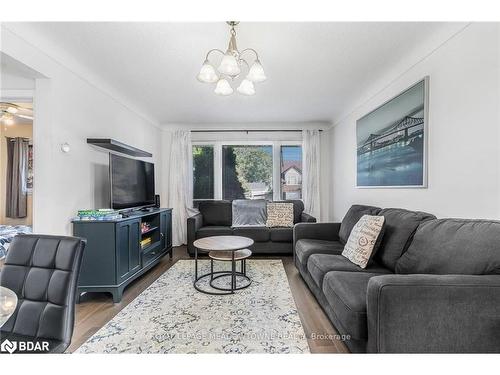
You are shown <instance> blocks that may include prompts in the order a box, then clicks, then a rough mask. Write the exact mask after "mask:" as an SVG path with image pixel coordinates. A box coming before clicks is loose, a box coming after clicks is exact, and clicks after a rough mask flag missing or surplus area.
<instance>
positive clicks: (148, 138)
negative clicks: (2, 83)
mask: <svg viewBox="0 0 500 375" xmlns="http://www.w3.org/2000/svg"><path fill="white" fill-rule="evenodd" d="M1 41H2V43H1V49H2V52H4V53H5V54H7V55H9V56H10V57H12V58H14V59H16V60H18V61H20V62H21V63H23V64H25V65H27V66H28V67H30V68H31V69H34V70H36V71H37V72H39V73H41V74H42V75H44V76H45V77H47V78H46V79H37V80H36V82H35V98H34V113H35V120H34V136H33V139H34V192H33V213H34V230H35V231H36V232H39V233H49V234H70V233H71V231H72V229H71V224H70V220H71V218H72V217H73V216H74V215H75V214H76V211H77V210H78V209H82V208H95V207H106V206H107V205H109V198H108V195H107V194H108V190H107V188H106V185H107V184H106V179H107V170H108V154H107V153H106V152H104V151H100V150H99V149H97V148H94V147H92V146H90V145H88V144H87V143H86V139H87V138H88V137H106V138H115V139H117V140H119V141H122V142H125V143H128V144H130V145H133V146H135V147H138V148H141V149H144V150H147V151H150V152H152V153H153V155H154V157H153V161H154V162H155V163H156V164H157V170H158V172H160V171H161V165H160V160H161V159H160V155H159V153H160V142H161V140H160V130H159V129H158V128H157V127H156V126H155V124H153V123H152V122H150V121H149V120H147V119H145V117H144V116H142V115H140V114H138V113H136V112H134V111H133V110H131V109H129V108H128V107H126V106H125V105H123V104H122V103H121V102H120V101H118V100H116V99H115V98H114V97H113V96H111V95H109V94H108V93H107V92H105V91H104V90H101V89H100V88H99V87H98V86H96V85H95V84H92V83H90V82H88V81H87V80H85V79H83V78H82V77H81V76H79V75H77V74H76V73H74V72H73V71H72V70H71V69H70V68H68V67H66V66H64V65H62V64H61V63H59V62H58V61H57V59H55V58H54V57H53V56H49V55H48V53H49V52H47V51H42V50H40V49H39V48H38V47H35V45H36V44H35V43H33V42H30V41H29V40H26V39H23V38H21V37H19V36H18V35H16V34H14V33H13V32H11V31H10V30H9V29H7V28H6V27H4V26H2V40H1ZM64 142H68V143H69V144H70V146H71V151H70V152H69V153H68V154H65V153H62V152H61V151H60V145H61V144H62V143H64ZM160 180H161V176H158V177H157V181H156V184H157V191H159V190H160V189H159V186H160V185H161V183H160Z"/></svg>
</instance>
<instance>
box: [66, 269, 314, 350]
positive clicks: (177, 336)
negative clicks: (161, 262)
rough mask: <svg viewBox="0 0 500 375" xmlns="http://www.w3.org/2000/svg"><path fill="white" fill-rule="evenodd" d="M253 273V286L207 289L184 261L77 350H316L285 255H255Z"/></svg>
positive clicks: (161, 277)
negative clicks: (215, 292) (221, 292)
mask: <svg viewBox="0 0 500 375" xmlns="http://www.w3.org/2000/svg"><path fill="white" fill-rule="evenodd" d="M220 264H221V262H219V265H220ZM222 266H225V267H227V266H228V264H227V263H225V264H224V263H222ZM199 267H200V272H203V273H205V272H208V270H209V261H208V260H202V261H200V262H199ZM247 274H248V276H249V277H250V278H251V279H252V284H251V285H250V286H249V287H248V288H246V289H243V290H240V291H237V292H236V293H235V294H233V295H226V296H212V295H206V294H203V293H200V292H198V291H196V290H195V289H194V288H193V275H194V261H193V260H180V261H178V262H177V263H176V264H175V265H174V266H172V267H171V268H170V269H168V270H167V271H166V272H165V273H164V274H163V275H162V276H160V277H159V278H158V279H157V280H156V281H155V282H154V283H153V284H151V286H149V287H148V288H147V289H146V290H145V291H144V292H142V293H141V294H140V295H139V296H138V297H137V298H136V299H134V300H133V301H132V302H131V303H130V304H129V305H127V306H126V307H125V308H124V309H123V310H122V311H121V312H119V313H118V314H117V315H116V316H115V317H114V318H113V319H112V320H111V321H109V322H108V323H107V324H106V325H105V326H104V327H102V328H101V329H100V330H99V331H98V332H97V333H96V334H94V335H93V336H92V337H91V338H90V339H89V340H87V342H86V343H84V344H83V345H82V346H81V347H80V348H79V349H78V350H77V351H76V353H309V347H308V344H307V340H306V337H305V334H304V330H303V327H302V324H301V322H300V318H299V314H298V312H297V308H296V306H295V302H294V300H293V296H292V293H291V291H290V287H289V284H288V279H287V277H286V274H285V269H284V267H283V263H282V262H281V260H249V261H248V262H247ZM200 285H201V286H208V285H204V284H203V283H202V284H200Z"/></svg>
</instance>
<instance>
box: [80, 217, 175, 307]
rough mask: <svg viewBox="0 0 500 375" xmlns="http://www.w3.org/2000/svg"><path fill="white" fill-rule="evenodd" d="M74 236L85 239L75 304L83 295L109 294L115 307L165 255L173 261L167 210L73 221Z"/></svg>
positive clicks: (170, 220)
mask: <svg viewBox="0 0 500 375" xmlns="http://www.w3.org/2000/svg"><path fill="white" fill-rule="evenodd" d="M146 224H147V225H146ZM73 234H74V235H75V236H77V237H83V238H86V239H87V246H86V247H85V254H84V255H83V260H82V268H81V271H80V277H79V280H78V298H77V303H78V302H79V296H80V295H81V294H82V293H84V292H109V293H111V294H112V296H113V302H115V303H118V302H120V301H121V299H122V295H123V290H124V289H125V288H126V287H127V286H128V285H129V284H130V283H131V282H133V281H134V280H135V279H137V278H138V277H140V276H141V275H142V274H144V273H145V272H147V271H148V270H150V269H151V268H152V267H154V266H155V265H156V264H158V262H159V261H160V260H161V258H163V257H164V256H165V255H166V254H169V255H170V259H172V209H170V208H156V207H150V208H148V211H147V212H143V211H134V212H129V213H128V216H126V217H125V216H124V217H123V218H122V219H117V220H109V221H100V220H96V221H82V220H74V221H73Z"/></svg>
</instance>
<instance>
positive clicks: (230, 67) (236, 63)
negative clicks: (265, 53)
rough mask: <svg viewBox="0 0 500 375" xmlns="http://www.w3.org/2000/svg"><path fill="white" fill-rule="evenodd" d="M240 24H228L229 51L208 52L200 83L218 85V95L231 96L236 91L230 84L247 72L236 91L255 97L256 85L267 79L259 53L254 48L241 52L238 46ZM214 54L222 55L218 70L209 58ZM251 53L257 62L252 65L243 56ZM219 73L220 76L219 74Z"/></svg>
mask: <svg viewBox="0 0 500 375" xmlns="http://www.w3.org/2000/svg"><path fill="white" fill-rule="evenodd" d="M238 23H239V22H236V21H228V22H227V24H228V25H229V26H231V29H230V33H231V37H230V38H229V45H228V47H227V51H226V52H223V51H222V50H220V49H211V50H210V51H208V53H207V55H206V57H205V61H204V62H203V65H202V66H201V69H200V73H199V74H198V81H200V82H203V83H216V82H217V84H216V86H215V90H214V92H215V93H216V94H217V95H223V96H227V95H231V94H232V93H233V92H234V90H233V88H232V87H231V84H230V83H229V82H234V81H235V80H236V79H237V78H238V77H239V76H240V75H241V73H242V71H243V70H246V72H247V75H246V76H245V78H244V79H243V80H242V81H241V82H240V84H239V86H238V88H237V89H236V91H237V92H238V93H240V94H242V95H247V96H250V95H255V87H254V83H258V82H264V81H265V80H266V79H267V77H266V74H265V73H264V68H263V67H262V64H261V63H260V60H259V55H258V54H257V51H255V50H254V49H253V48H246V49H244V50H242V51H241V52H240V51H239V50H238V47H237V45H236V30H235V26H236V25H238ZM212 52H219V53H221V54H222V60H221V62H220V64H219V66H218V68H217V70H216V69H215V67H214V65H213V64H212V63H211V62H210V60H209V56H210V54H211V53H212ZM248 52H251V53H253V54H254V55H255V60H254V62H253V63H252V65H250V64H249V63H248V62H247V61H246V60H245V59H244V58H243V57H242V56H243V55H244V54H248ZM217 73H219V74H217Z"/></svg>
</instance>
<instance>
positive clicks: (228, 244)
mask: <svg viewBox="0 0 500 375" xmlns="http://www.w3.org/2000/svg"><path fill="white" fill-rule="evenodd" d="M193 245H194V246H195V247H197V248H198V249H200V250H205V251H234V250H240V249H245V248H247V247H250V246H252V245H253V240H252V239H251V238H247V237H241V236H212V237H205V238H200V239H198V240H196V241H194V243H193Z"/></svg>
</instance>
